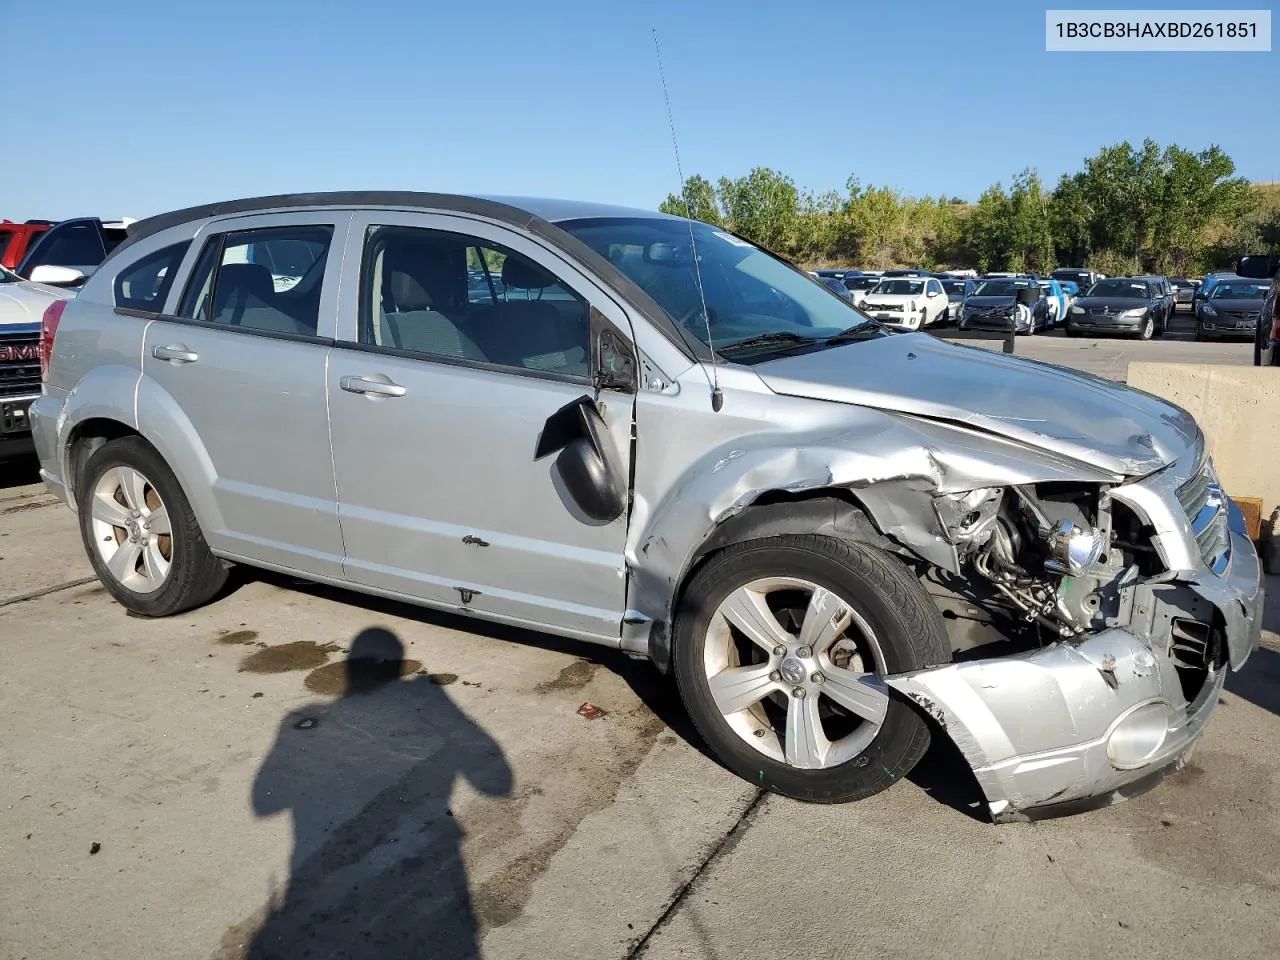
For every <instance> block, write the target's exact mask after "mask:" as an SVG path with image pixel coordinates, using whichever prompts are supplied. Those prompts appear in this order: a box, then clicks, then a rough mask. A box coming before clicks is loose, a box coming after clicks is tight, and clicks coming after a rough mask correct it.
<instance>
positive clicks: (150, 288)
mask: <svg viewBox="0 0 1280 960" xmlns="http://www.w3.org/2000/svg"><path fill="white" fill-rule="evenodd" d="M189 246H191V243H190V241H184V242H182V243H175V244H174V245H173V246H171V247H165V248H164V249H163V250H157V251H156V252H155V253H153V254H150V255H149V256H146V257H143V258H142V259H141V260H139V261H138V262H137V263H135V264H133V265H132V266H129V267H125V269H123V270H121V271H120V272H119V273H118V274H117V275H116V283H115V292H116V306H117V307H124V308H126V309H129V310H146V311H148V312H150V313H160V312H161V311H163V310H164V301H165V298H166V297H168V296H169V288H170V287H172V286H173V277H174V274H176V273H177V272H178V265H179V264H180V263H182V258H183V257H184V256H185V255H186V252H187V247H189Z"/></svg>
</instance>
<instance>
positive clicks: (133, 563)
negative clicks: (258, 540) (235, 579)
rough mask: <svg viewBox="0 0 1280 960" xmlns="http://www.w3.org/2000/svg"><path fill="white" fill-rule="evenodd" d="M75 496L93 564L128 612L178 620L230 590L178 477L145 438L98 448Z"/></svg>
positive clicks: (96, 571)
mask: <svg viewBox="0 0 1280 960" xmlns="http://www.w3.org/2000/svg"><path fill="white" fill-rule="evenodd" d="M77 489H78V490H79V491H81V492H80V494H79V514H80V534H81V537H82V538H83V540H84V545H85V549H86V551H87V552H88V554H89V562H90V563H91V564H92V565H93V569H94V572H95V573H96V574H97V575H98V579H99V580H101V581H102V583H103V585H104V586H105V587H106V588H107V590H108V591H109V592H110V593H111V595H112V596H114V597H115V598H116V600H118V601H119V602H120V603H121V604H122V605H123V606H124V607H126V608H127V609H129V610H131V611H133V612H134V613H137V614H140V615H142V616H147V617H163V616H169V615H170V614H174V613H181V612H182V611H184V610H189V609H191V608H192V607H196V606H199V605H200V604H202V603H205V602H206V601H208V600H209V599H211V598H212V597H213V596H214V594H216V593H217V592H218V591H219V590H220V589H221V588H222V586H223V584H224V583H225V582H226V579H227V569H226V567H225V566H224V565H223V564H222V562H221V561H219V560H218V559H216V558H215V557H214V556H213V554H212V553H210V552H209V547H208V545H207V544H206V543H205V541H204V537H203V535H202V534H201V533H200V528H199V525H198V524H197V523H196V519H195V516H194V514H193V513H192V511H191V505H190V504H189V503H188V502H187V498H186V496H185V495H184V494H183V492H182V488H181V487H180V486H179V485H178V481H177V479H176V478H175V477H174V475H173V472H172V471H171V470H170V469H169V466H168V464H166V463H165V462H164V460H163V458H162V457H161V456H160V454H159V453H157V452H156V450H155V448H154V447H152V446H151V445H150V444H149V443H147V442H146V441H145V440H143V439H142V438H141V437H124V438H121V439H119V440H112V441H111V442H109V443H106V444H104V445H103V446H101V447H99V448H98V449H97V450H96V451H95V452H94V453H93V455H92V456H90V457H89V459H88V461H87V462H86V463H85V465H84V470H83V472H82V473H81V476H80V481H79V485H78V488H77Z"/></svg>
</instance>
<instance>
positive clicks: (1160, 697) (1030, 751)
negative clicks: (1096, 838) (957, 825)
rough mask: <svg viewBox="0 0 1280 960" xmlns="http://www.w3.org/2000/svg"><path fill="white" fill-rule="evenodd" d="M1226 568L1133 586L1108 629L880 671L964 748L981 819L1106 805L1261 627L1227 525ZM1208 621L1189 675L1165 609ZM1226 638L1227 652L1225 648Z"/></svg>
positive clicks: (1258, 600)
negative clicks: (1121, 621) (1198, 675)
mask: <svg viewBox="0 0 1280 960" xmlns="http://www.w3.org/2000/svg"><path fill="white" fill-rule="evenodd" d="M1232 540H1233V542H1232V564H1231V569H1230V571H1229V573H1228V575H1227V576H1225V577H1222V578H1218V577H1215V576H1213V575H1212V574H1210V573H1208V572H1205V573H1204V574H1203V576H1196V577H1193V578H1191V579H1188V580H1170V581H1169V582H1165V583H1151V584H1142V585H1139V586H1137V587H1135V588H1134V593H1135V595H1134V600H1133V609H1134V616H1133V621H1132V623H1131V624H1130V626H1129V628H1128V629H1124V630H1121V629H1108V630H1104V631H1101V632H1099V633H1096V634H1092V635H1089V636H1087V637H1086V638H1085V639H1083V640H1079V641H1071V642H1059V643H1055V644H1053V645H1052V646H1049V647H1045V648H1043V649H1040V650H1036V651H1033V652H1030V653H1026V654H1022V655H1019V656H1011V657H1001V658H992V659H986V660H974V661H970V662H967V663H954V664H949V665H947V666H943V667H935V668H932V669H927V670H920V671H916V672H915V673H911V674H903V675H899V676H896V677H890V678H888V683H889V685H890V686H892V687H893V688H895V689H896V690H898V691H899V692H901V693H902V694H904V695H905V696H907V697H909V698H911V699H912V700H913V701H914V702H915V703H916V704H917V705H919V706H920V707H921V708H922V709H924V710H925V711H926V712H927V713H928V714H930V716H932V717H933V718H934V719H935V720H936V721H937V722H938V723H939V724H940V725H941V726H942V727H943V729H944V730H945V731H946V732H947V733H948V734H949V735H950V736H951V738H952V739H953V740H954V741H955V743H956V746H957V747H959V749H960V751H961V753H963V754H964V756H965V758H966V759H967V760H968V761H969V764H970V766H972V768H973V771H974V774H975V775H976V776H977V779H978V784H979V786H980V787H981V788H982V791H983V793H984V794H985V795H986V799H987V804H988V807H989V809H990V812H991V816H992V819H994V820H996V821H1001V820H1016V819H1025V818H1028V817H1030V816H1043V815H1046V814H1048V815H1052V814H1054V813H1065V812H1070V811H1071V810H1073V809H1077V808H1079V807H1081V806H1089V805H1095V804H1106V803H1108V802H1112V801H1114V800H1117V799H1123V797H1125V796H1126V795H1128V793H1129V792H1134V791H1136V790H1137V788H1139V787H1144V786H1146V785H1148V784H1149V783H1151V782H1154V781H1155V780H1157V779H1159V777H1160V775H1162V774H1164V773H1167V772H1169V771H1170V770H1172V769H1176V768H1177V767H1178V766H1179V765H1181V764H1182V763H1183V762H1184V761H1185V759H1186V757H1187V756H1188V755H1189V753H1190V751H1191V748H1192V746H1193V745H1194V743H1195V741H1196V739H1197V738H1198V737H1199V736H1200V734H1201V732H1202V731H1203V730H1204V725H1205V723H1206V722H1207V721H1208V719H1209V715H1210V713H1212V711H1213V708H1214V706H1215V705H1216V704H1217V702H1218V697H1219V694H1220V693H1221V691H1222V686H1223V684H1224V683H1225V681H1226V672H1227V670H1228V669H1229V666H1228V659H1229V660H1230V661H1231V662H1232V663H1234V664H1235V666H1236V669H1239V667H1240V666H1242V665H1243V661H1244V658H1246V657H1247V656H1248V654H1249V652H1250V651H1252V649H1253V648H1254V647H1256V645H1257V643H1258V638H1259V636H1260V634H1261V630H1262V614H1261V611H1262V602H1263V587H1262V577H1261V569H1260V566H1259V563H1258V558H1257V554H1256V553H1255V552H1254V549H1253V544H1252V543H1250V542H1249V540H1248V539H1247V538H1246V537H1244V536H1242V535H1241V534H1239V533H1233V534H1232ZM1177 618H1188V619H1194V620H1199V621H1205V620H1207V621H1208V622H1210V623H1212V624H1214V625H1215V631H1216V632H1215V636H1218V637H1220V639H1221V643H1220V644H1215V645H1211V647H1210V649H1209V650H1208V651H1207V652H1206V662H1205V670H1204V676H1203V679H1202V680H1201V681H1198V688H1194V689H1192V690H1191V692H1190V696H1189V698H1188V693H1187V692H1186V691H1187V689H1188V686H1189V684H1194V683H1196V681H1189V680H1188V674H1187V672H1186V668H1185V667H1179V666H1176V665H1175V662H1174V658H1173V655H1172V647H1173V644H1174V636H1173V630H1172V621H1173V620H1174V619H1177ZM1228 651H1229V653H1228Z"/></svg>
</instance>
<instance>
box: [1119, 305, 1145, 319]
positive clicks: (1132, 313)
mask: <svg viewBox="0 0 1280 960" xmlns="http://www.w3.org/2000/svg"><path fill="white" fill-rule="evenodd" d="M1146 312H1147V308H1146V307H1134V308H1133V309H1132V310H1126V311H1125V312H1124V313H1122V314H1120V316H1122V317H1141V316H1143V315H1145V314H1146Z"/></svg>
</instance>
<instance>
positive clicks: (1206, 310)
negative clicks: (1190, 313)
mask: <svg viewBox="0 0 1280 960" xmlns="http://www.w3.org/2000/svg"><path fill="white" fill-rule="evenodd" d="M1200 312H1201V313H1203V314H1204V315H1205V316H1206V317H1216V316H1217V315H1218V311H1217V310H1215V309H1213V307H1211V306H1209V304H1207V303H1201V304H1200Z"/></svg>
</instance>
